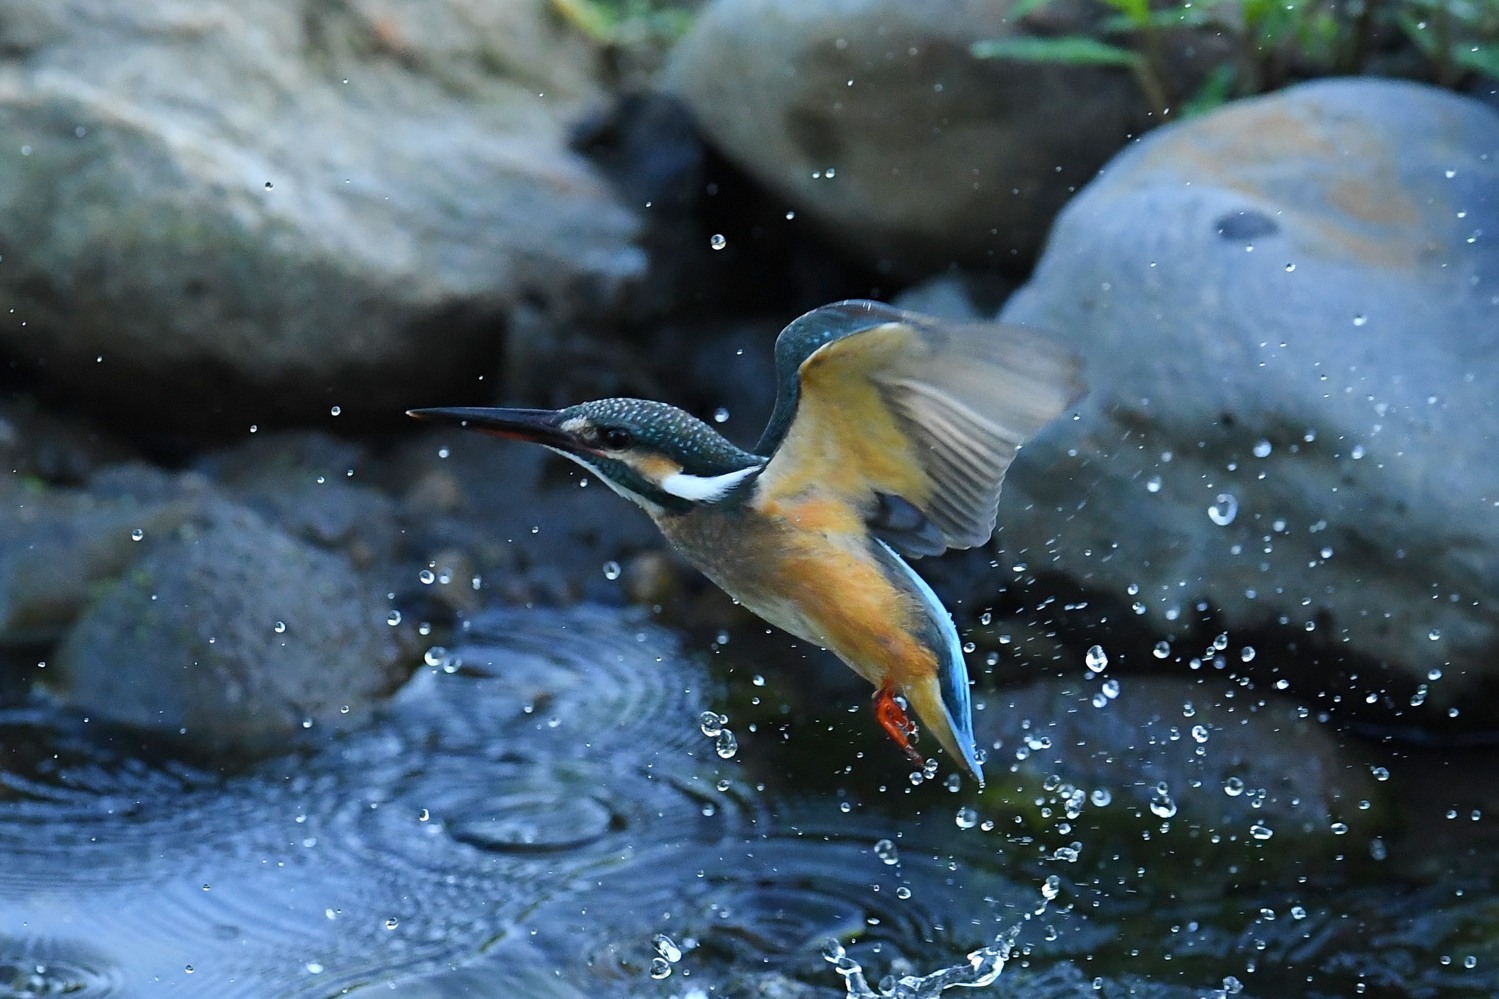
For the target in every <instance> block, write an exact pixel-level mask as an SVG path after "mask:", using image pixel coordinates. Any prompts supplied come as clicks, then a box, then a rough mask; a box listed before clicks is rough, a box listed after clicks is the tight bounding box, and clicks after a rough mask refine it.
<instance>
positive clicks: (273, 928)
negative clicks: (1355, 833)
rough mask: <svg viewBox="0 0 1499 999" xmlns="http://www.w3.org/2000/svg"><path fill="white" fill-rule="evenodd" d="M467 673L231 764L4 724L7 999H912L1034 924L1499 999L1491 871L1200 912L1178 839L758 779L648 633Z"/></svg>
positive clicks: (830, 743)
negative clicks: (1147, 858)
mask: <svg viewBox="0 0 1499 999" xmlns="http://www.w3.org/2000/svg"><path fill="white" fill-rule="evenodd" d="M431 658H432V661H433V662H434V665H433V666H432V667H431V668H430V669H426V670H423V671H422V672H421V673H420V674H419V675H418V676H417V677H416V678H415V679H414V680H413V682H412V683H411V684H410V685H409V687H408V688H407V689H405V690H404V691H403V692H402V693H401V694H400V695H399V697H398V698H397V699H396V700H395V702H394V703H393V704H392V705H391V706H390V708H389V710H388V711H387V712H385V714H384V715H383V716H382V717H381V718H380V719H378V720H377V722H376V723H374V724H372V725H370V726H368V727H365V728H363V729H361V730H359V731H357V732H351V733H347V734H343V735H338V736H334V737H331V738H329V739H326V740H311V741H310V743H309V746H308V747H307V748H303V749H300V750H297V751H295V752H293V753H292V754H290V755H288V756H286V757H283V758H280V759H277V760H274V761H271V762H268V763H264V764H261V765H259V766H257V767H255V768H253V769H251V770H248V771H246V772H243V773H239V774H235V775H229V776H225V775H222V774H219V773H215V772H209V771H205V770H200V769H197V768H196V767H194V766H191V765H187V764H184V763H180V762H173V761H171V759H170V758H169V757H167V756H164V755H162V754H160V753H149V752H144V751H141V750H139V749H137V748H133V747H131V745H130V743H129V741H128V740H125V739H123V738H121V737H120V735H119V734H118V733H115V734H112V735H111V734H109V733H101V732H99V731H97V730H96V727H94V726H90V725H89V724H87V723H84V722H82V721H80V720H78V719H75V718H68V717H64V716H61V715H58V714H55V713H52V712H50V711H49V710H47V709H44V708H40V707H36V706H26V707H16V708H11V709H8V710H6V711H4V712H0V752H3V755H0V767H3V769H0V858H3V859H0V997H22V996H24V997H30V996H48V995H68V996H79V997H98V996H120V997H126V996H131V997H134V996H156V995H167V994H170V995H187V996H215V997H218V996H224V997H232V996H246V997H269V996H287V997H290V996H306V997H321V996H334V995H364V994H381V995H400V996H536V997H584V996H587V997H611V996H673V995H675V996H684V997H685V996H694V995H702V996H707V995H714V996H752V995H767V996H768V995H780V996H810V995H826V996H842V995H844V979H843V978H841V977H840V976H839V975H838V974H837V973H836V971H835V970H834V968H833V967H832V965H830V964H829V963H828V962H827V960H825V959H824V956H823V947H824V944H825V942H826V941H827V940H828V939H829V938H836V939H838V940H840V941H842V943H843V944H844V946H846V947H847V948H848V954H849V956H850V957H852V958H853V959H855V960H856V961H858V962H859V963H860V964H861V965H863V967H864V968H865V970H866V971H868V972H869V974H870V980H871V982H878V980H879V978H880V977H881V976H883V975H885V974H887V973H889V972H895V973H897V974H910V975H923V974H927V973H930V972H933V971H936V970H939V969H941V968H944V967H948V966H953V965H955V964H961V963H962V961H963V956H964V955H965V954H966V953H967V952H969V951H972V950H974V949H975V948H979V947H983V946H985V945H987V944H990V943H991V942H993V941H994V940H995V939H996V937H997V936H999V935H1001V934H1006V933H1007V932H1011V931H1016V932H1018V939H1017V951H1016V954H1015V957H1014V959H1013V960H1012V961H1011V963H1010V965H1009V966H1008V967H1007V968H1006V969H1005V972H1004V974H1002V975H1001V977H1000V980H999V982H998V983H997V984H996V985H995V986H994V989H995V990H996V991H994V992H991V993H985V994H1010V995H1038V996H1039V995H1046V996H1056V995H1067V996H1070V995H1077V996H1084V995H1087V996H1093V995H1129V994H1133V995H1146V996H1161V997H1167V996H1196V995H1215V994H1223V995H1232V994H1238V995H1263V996H1279V995H1309V996H1310V995H1327V996H1336V995H1353V994H1365V995H1377V996H1404V995H1413V996H1414V995H1420V996H1426V995H1431V996H1436V995H1454V996H1457V995H1484V994H1495V993H1499V976H1496V966H1499V895H1496V894H1495V892H1494V882H1495V878H1494V870H1495V865H1494V863H1493V861H1492V860H1485V859H1484V858H1487V857H1492V855H1493V854H1492V852H1489V851H1484V850H1481V849H1477V848H1469V853H1467V854H1464V853H1462V851H1461V850H1457V849H1456V848H1454V850H1455V852H1454V853H1453V854H1452V859H1453V861H1454V862H1453V863H1450V864H1437V865H1435V866H1434V867H1432V868H1431V869H1430V870H1429V871H1427V872H1426V874H1424V875H1423V874H1421V873H1420V872H1419V871H1416V872H1415V873H1412V867H1411V866H1410V865H1407V866H1405V867H1402V868H1401V871H1400V873H1398V874H1395V873H1392V874H1391V875H1390V876H1389V877H1388V878H1387V879H1386V880H1384V881H1379V882H1374V883H1368V882H1363V883H1360V882H1356V881H1354V880H1353V879H1339V878H1330V879H1313V880H1317V882H1318V883H1317V884H1310V883H1309V882H1308V878H1307V876H1306V875H1305V874H1304V873H1303V874H1300V875H1298V874H1296V873H1295V868H1294V867H1292V868H1290V871H1291V873H1289V874H1287V873H1280V874H1277V875H1276V876H1275V877H1267V878H1265V879H1262V880H1260V881H1259V882H1253V883H1251V884H1250V886H1249V887H1248V888H1245V887H1243V886H1242V884H1241V886H1240V887H1239V888H1237V889H1235V891H1233V892H1231V893H1229V894H1228V895H1227V896H1225V895H1224V894H1222V893H1219V892H1217V891H1216V890H1215V891H1214V892H1212V893H1206V894H1205V893H1193V892H1191V891H1190V890H1186V887H1187V886H1189V885H1190V884H1191V881H1192V879H1193V878H1194V877H1195V875H1194V874H1193V873H1192V872H1191V870H1190V868H1189V865H1184V866H1187V867H1188V869H1187V870H1186V871H1185V872H1184V873H1183V872H1177V873H1176V874H1170V873H1167V874H1164V875H1162V876H1159V877H1157V876H1156V875H1155V874H1154V869H1156V868H1158V867H1160V866H1162V865H1169V863H1170V857H1169V853H1170V852H1171V849H1170V848H1165V849H1163V850H1162V856H1159V857H1156V858H1154V859H1153V860H1152V861H1151V865H1150V866H1152V873H1151V874H1149V875H1146V874H1145V873H1143V868H1142V865H1141V862H1140V860H1139V857H1138V856H1135V855H1130V856H1125V855H1124V854H1120V853H1117V852H1115V853H1114V854H1113V855H1110V853H1109V852H1108V851H1106V850H1103V849H1098V850H1092V851H1091V852H1092V853H1093V854H1095V856H1093V857H1091V858H1090V859H1091V862H1090V863H1079V862H1077V861H1075V860H1072V859H1068V858H1066V857H1065V856H1063V857H1059V856H1058V854H1057V853H1056V851H1054V850H1053V849H1052V848H1051V847H1050V846H1045V845H1038V841H1037V837H1036V836H1035V835H1033V834H1030V833H1026V834H1022V833H1021V832H1017V831H1016V829H1017V827H1016V817H1015V816H1012V815H1007V814H1006V813H1005V811H1004V808H1003V807H1001V806H998V805H996V804H994V803H993V802H990V801H989V800H988V799H984V800H978V799H976V798H974V797H973V796H972V793H971V789H969V788H961V789H959V790H957V791H954V790H951V789H949V788H948V787H947V786H945V785H944V784H943V782H942V781H940V780H937V781H931V782H927V784H926V785H925V786H922V787H913V786H912V785H911V784H910V782H909V780H908V779H907V777H906V775H905V774H904V772H903V769H904V768H902V767H901V766H900V765H899V764H898V763H897V762H896V759H897V758H896V757H895V756H893V755H887V756H881V757H878V758H876V757H875V756H874V754H872V753H871V754H867V756H868V758H866V759H863V760H858V759H857V758H856V754H854V753H850V752H847V748H846V746H844V744H843V743H841V742H840V741H839V739H838V738H837V737H836V735H837V734H836V733H834V737H826V736H825V737H824V738H822V739H821V741H819V740H817V739H810V740H809V741H808V743H807V744H806V745H805V746H804V747H801V748H800V749H798V748H797V747H795V746H794V745H793V746H792V748H791V749H778V750H775V751H774V752H768V753H766V758H763V759H761V758H754V757H751V755H750V754H749V753H748V752H747V751H741V752H739V753H737V754H735V755H733V756H731V757H729V758H723V757H721V756H720V754H719V751H718V749H719V746H720V744H721V741H720V740H719V739H715V738H714V737H710V736H708V735H705V734H704V732H703V731H702V728H701V725H700V722H701V715H702V712H703V711H705V710H708V709H710V708H711V709H715V710H719V709H723V710H729V712H730V714H731V717H730V721H729V728H730V730H733V729H734V727H735V724H736V723H735V720H734V719H733V717H732V714H733V711H732V709H725V708H724V703H725V702H724V701H723V699H722V694H721V691H719V690H718V689H717V688H715V687H713V686H712V683H713V681H712V680H711V679H710V672H709V670H708V669H707V668H706V667H705V666H704V665H703V664H702V663H700V662H695V661H692V660H691V659H689V658H686V657H684V656H683V655H682V654H681V652H680V651H679V649H678V648H677V647H676V645H675V644H674V642H673V641H672V639H671V638H670V637H669V636H668V635H667V634H666V633H665V632H662V631H661V630H659V629H657V628H655V627H653V626H650V625H648V624H644V623H641V622H640V621H639V620H638V619H636V618H633V617H631V616H629V615H626V614H621V613H617V612H612V611H608V612H606V611H598V610H595V611H590V610H581V611H575V612H567V613H560V612H506V613H495V614H492V615H489V616H487V617H485V618H483V619H482V620H481V621H480V622H479V623H478V624H477V626H476V627H475V629H474V631H473V632H472V633H471V635H470V637H469V638H468V639H466V641H465V644H464V646H463V647H462V648H461V649H457V650H455V655H453V656H445V655H443V654H441V653H440V652H438V653H434V654H433V656H432V657H431ZM767 696H771V693H770V690H769V689H768V690H767ZM840 707H841V705H840ZM861 707H862V705H861ZM825 730H826V726H825V725H822V726H820V731H825ZM742 734H747V733H742ZM765 742H766V740H763V739H762V740H758V741H756V743H755V745H757V746H760V745H762V744H764V743H765ZM798 753H800V754H801V755H800V756H798V755H797V754H798ZM840 753H842V754H846V756H847V759H846V760H845V759H844V758H843V756H842V755H840ZM798 760H800V762H798ZM848 763H853V764H855V767H854V770H855V771H856V773H855V774H854V775H853V776H851V777H850V779H849V781H848V782H847V786H840V785H839V784H838V783H837V782H835V781H832V780H827V779H825V778H824V777H822V776H821V775H823V774H825V773H830V772H836V771H837V770H838V769H839V768H840V767H842V766H844V765H845V764H848ZM788 768H789V771H788ZM803 771H804V772H805V775H806V776H805V779H800V778H797V777H796V776H795V774H797V773H801V772H803ZM877 771H878V772H879V773H878V774H877V775H876V776H874V777H873V778H871V777H870V775H871V774H875V773H876V772H877ZM787 772H791V773H792V774H793V777H792V778H790V779H786V780H777V779H770V778H767V777H766V774H784V773H787ZM861 775H862V776H861ZM1055 791H1056V788H1050V789H1047V788H1038V789H1037V792H1036V793H1037V798H1036V800H1037V801H1038V802H1039V801H1042V800H1043V799H1045V798H1046V796H1047V795H1048V794H1054V792H1055ZM965 807H968V808H972V809H973V811H971V812H965V811H961V810H960V809H963V808H965ZM1091 828H1093V827H1090V826H1088V825H1087V823H1086V822H1079V823H1078V824H1077V826H1076V828H1072V827H1066V828H1064V832H1066V833H1067V834H1069V835H1063V836H1060V837H1058V838H1057V841H1058V842H1066V841H1069V836H1070V839H1071V840H1077V839H1078V838H1079V837H1081V838H1082V839H1083V840H1087V838H1088V836H1089V835H1090V833H1089V832H1088V829H1091ZM881 841H888V842H881ZM1063 852H1064V853H1065V851H1063ZM1084 852H1088V851H1086V850H1085V851H1084ZM1464 857H1472V858H1474V859H1472V860H1471V861H1469V860H1465V859H1464ZM1416 866H1417V867H1419V865H1416ZM1298 879H1299V880H1298ZM1240 881H1241V882H1242V881H1243V879H1240ZM1267 914H1268V915H1267ZM660 934H664V935H666V936H667V937H668V938H669V939H670V944H667V943H661V944H659V945H658V943H657V942H656V938H657V936H658V935H660ZM673 947H674V948H675V950H673ZM676 951H680V957H679V959H678V960H676V961H667V960H665V958H664V957H662V955H663V954H666V955H668V956H676V955H675V952H676ZM657 958H661V960H659V961H657V962H656V968H655V973H656V974H660V973H661V972H662V971H663V970H669V971H670V973H669V974H667V975H666V976H665V977H662V978H656V977H653V970H652V962H653V960H654V959H657ZM663 965H664V967H663ZM874 987H876V988H877V987H878V986H874Z"/></svg>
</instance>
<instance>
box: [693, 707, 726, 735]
mask: <svg viewBox="0 0 1499 999" xmlns="http://www.w3.org/2000/svg"><path fill="white" fill-rule="evenodd" d="M728 723H729V716H728V715H721V714H719V713H718V712H717V711H704V712H703V713H702V714H700V715H698V717H697V724H698V727H699V728H701V729H702V730H703V734H704V735H706V736H707V737H708V738H710V739H712V738H716V737H717V736H718V735H719V734H720V733H721V732H723V727H724V726H725V725H727V724H728Z"/></svg>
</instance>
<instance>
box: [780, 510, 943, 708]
mask: <svg viewBox="0 0 1499 999" xmlns="http://www.w3.org/2000/svg"><path fill="white" fill-rule="evenodd" d="M763 512H764V513H766V514H769V515H770V516H772V517H775V518H777V519H780V520H781V521H782V522H783V523H785V524H786V526H787V528H788V530H787V532H786V534H787V537H786V538H785V539H784V548H783V549H782V551H783V555H782V562H781V565H780V567H779V569H780V571H779V573H778V575H779V577H780V583H781V595H782V597H783V598H784V599H786V600H788V601H789V602H791V603H794V604H795V605H796V607H797V610H798V612H799V616H801V617H802V618H803V619H804V620H805V621H806V622H807V624H808V625H810V626H811V627H810V629H809V630H813V631H815V632H816V635H817V638H818V639H819V640H820V642H821V643H822V644H824V645H826V646H827V647H828V649H829V650H830V651H832V652H833V653H834V654H835V655H837V656H838V658H840V659H842V660H843V661H844V662H846V663H847V664H848V665H849V666H850V667H852V668H853V670H854V672H856V673H858V674H859V675H860V676H862V677H864V678H865V679H866V680H868V681H869V682H870V683H872V684H874V685H875V686H883V685H885V684H886V683H893V684H895V685H896V686H898V687H900V686H904V685H905V684H906V683H907V682H909V681H910V680H912V679H915V678H917V677H921V676H931V675H935V673H936V670H937V658H936V655H935V654H934V653H933V651H932V650H931V649H929V648H927V647H926V645H925V643H923V642H922V641H921V640H920V639H918V638H917V637H916V634H917V626H918V624H919V623H920V620H921V618H920V615H921V613H922V610H921V605H920V604H919V602H918V600H917V598H916V597H915V595H914V594H911V593H908V592H907V591H906V590H905V589H903V588H902V587H900V586H897V585H896V584H895V582H894V581H893V580H892V579H891V578H890V577H889V576H888V575H887V574H886V573H885V571H884V569H883V568H882V567H881V566H880V564H879V563H878V562H877V561H875V558H874V555H873V553H872V551H871V550H870V540H869V535H868V532H867V530H866V529H865V526H864V522H863V519H862V518H861V517H860V516H859V513H858V511H857V510H855V509H854V508H853V507H851V506H850V505H849V504H847V503H844V502H841V501H839V500H837V499H833V498H831V497H827V496H817V495H815V494H814V495H813V496H811V497H808V498H806V499H802V500H800V501H790V502H788V501H779V502H772V503H769V504H767V505H766V506H765V507H764V508H763ZM806 637H812V636H806Z"/></svg>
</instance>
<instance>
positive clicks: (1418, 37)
mask: <svg viewBox="0 0 1499 999" xmlns="http://www.w3.org/2000/svg"><path fill="white" fill-rule="evenodd" d="M1395 19H1396V20H1397V21H1398V22H1399V23H1400V28H1401V30H1402V31H1404V32H1405V35H1406V37H1407V38H1409V39H1410V40H1411V42H1412V43H1413V44H1414V45H1415V46H1416V48H1418V49H1420V50H1421V54H1422V55H1424V56H1425V57H1426V58H1428V59H1431V60H1432V61H1435V60H1436V59H1437V57H1438V52H1437V40H1436V36H1435V34H1434V33H1433V32H1431V31H1428V30H1425V29H1423V28H1422V26H1421V24H1420V22H1418V21H1417V20H1416V19H1415V18H1414V17H1412V16H1411V15H1410V14H1409V13H1408V12H1406V11H1400V12H1399V13H1397V14H1396V15H1395Z"/></svg>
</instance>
